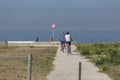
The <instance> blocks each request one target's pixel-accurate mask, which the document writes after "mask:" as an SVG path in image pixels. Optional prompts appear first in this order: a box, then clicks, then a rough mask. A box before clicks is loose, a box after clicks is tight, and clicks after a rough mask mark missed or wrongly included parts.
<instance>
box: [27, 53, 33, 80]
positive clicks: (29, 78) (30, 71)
mask: <svg viewBox="0 0 120 80" xmlns="http://www.w3.org/2000/svg"><path fill="white" fill-rule="evenodd" d="M31 79H32V55H31V54H30V55H28V80H31Z"/></svg>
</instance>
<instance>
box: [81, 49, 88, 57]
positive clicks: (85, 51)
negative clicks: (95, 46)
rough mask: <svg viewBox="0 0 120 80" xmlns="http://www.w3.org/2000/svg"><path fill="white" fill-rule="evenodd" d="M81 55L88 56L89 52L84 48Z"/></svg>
mask: <svg viewBox="0 0 120 80" xmlns="http://www.w3.org/2000/svg"><path fill="white" fill-rule="evenodd" d="M81 54H82V55H90V51H89V49H87V48H84V49H82V50H81Z"/></svg>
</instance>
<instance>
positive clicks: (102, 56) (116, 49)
mask: <svg viewBox="0 0 120 80" xmlns="http://www.w3.org/2000/svg"><path fill="white" fill-rule="evenodd" d="M77 49H78V51H79V52H80V54H81V55H84V56H86V57H87V58H89V59H90V60H91V61H92V62H93V63H94V64H95V65H96V66H98V67H99V69H100V71H101V72H104V73H107V74H108V75H109V76H110V77H111V78H112V79H113V80H119V79H120V43H106V44H103V43H99V44H78V45H77Z"/></svg>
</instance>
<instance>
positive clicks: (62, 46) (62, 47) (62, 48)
mask: <svg viewBox="0 0 120 80" xmlns="http://www.w3.org/2000/svg"><path fill="white" fill-rule="evenodd" d="M61 51H64V42H63V41H61Z"/></svg>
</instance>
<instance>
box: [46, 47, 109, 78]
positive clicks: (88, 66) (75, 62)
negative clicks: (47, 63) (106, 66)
mask: <svg viewBox="0 0 120 80" xmlns="http://www.w3.org/2000/svg"><path fill="white" fill-rule="evenodd" d="M78 54H79V53H78V52H75V46H73V45H72V55H67V54H66V53H63V52H61V51H60V47H59V48H58V51H57V55H56V57H55V61H54V65H55V66H54V70H53V71H52V72H51V73H50V74H49V75H48V76H47V80H79V76H78V75H79V62H82V72H81V73H82V75H81V80H111V79H110V78H109V77H108V76H107V75H106V74H104V73H100V72H99V69H98V68H97V67H95V66H94V65H93V64H92V63H91V62H89V61H88V60H87V59H84V58H83V57H82V56H79V55H78Z"/></svg>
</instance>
